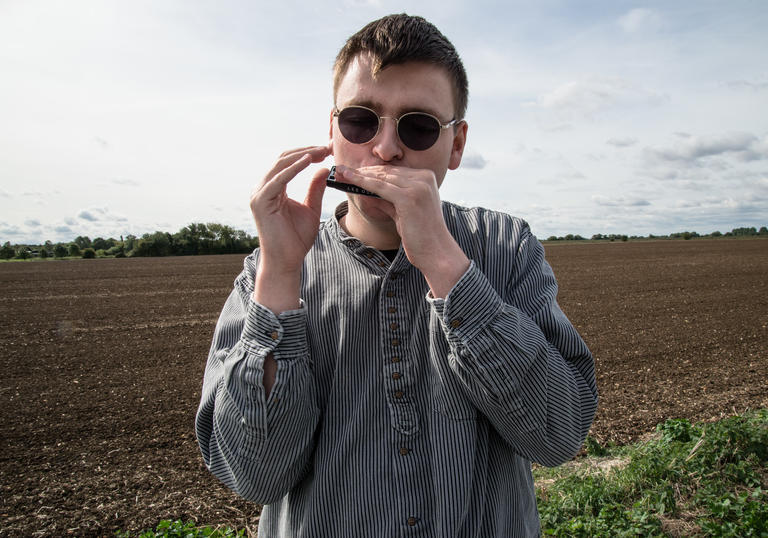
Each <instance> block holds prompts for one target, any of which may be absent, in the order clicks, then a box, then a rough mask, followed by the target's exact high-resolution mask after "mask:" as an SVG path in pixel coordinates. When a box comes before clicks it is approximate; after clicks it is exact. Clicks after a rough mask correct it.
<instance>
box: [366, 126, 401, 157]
mask: <svg viewBox="0 0 768 538" xmlns="http://www.w3.org/2000/svg"><path fill="white" fill-rule="evenodd" d="M373 153H374V155H376V156H377V157H378V158H379V159H381V160H382V161H384V162H390V161H394V160H397V159H402V157H403V146H402V142H400V138H399V137H398V136H397V121H396V120H395V119H394V118H387V117H383V116H382V118H381V125H379V132H378V133H376V137H375V138H374V140H373Z"/></svg>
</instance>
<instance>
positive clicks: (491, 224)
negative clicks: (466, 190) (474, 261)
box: [443, 201, 535, 244]
mask: <svg viewBox="0 0 768 538" xmlns="http://www.w3.org/2000/svg"><path fill="white" fill-rule="evenodd" d="M443 216H444V218H445V222H446V224H447V225H448V229H449V230H451V232H452V233H454V235H457V234H458V235H465V234H469V235H471V236H473V239H474V240H476V241H477V240H480V239H483V240H485V241H487V242H488V241H489V242H498V241H501V242H504V243H506V244H510V243H513V244H519V243H520V242H521V241H525V240H528V239H530V238H532V237H533V234H532V233H531V228H530V226H529V225H528V222H526V221H525V220H524V219H521V218H519V217H515V216H513V215H510V214H508V213H504V212H503V211H496V210H493V209H487V208H484V207H477V206H475V207H465V206H462V205H459V204H455V203H452V202H445V201H443ZM534 239H535V238H534Z"/></svg>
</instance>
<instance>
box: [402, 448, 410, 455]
mask: <svg viewBox="0 0 768 538" xmlns="http://www.w3.org/2000/svg"><path fill="white" fill-rule="evenodd" d="M410 453H411V451H410V450H408V449H407V448H405V447H402V448H401V449H400V455H401V456H407V455H408V454H410Z"/></svg>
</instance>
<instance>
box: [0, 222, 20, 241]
mask: <svg viewBox="0 0 768 538" xmlns="http://www.w3.org/2000/svg"><path fill="white" fill-rule="evenodd" d="M23 234H24V232H23V231H22V230H21V229H20V228H19V227H18V226H16V225H10V224H8V223H7V222H0V236H3V237H5V236H9V235H10V236H13V237H16V236H20V235H23Z"/></svg>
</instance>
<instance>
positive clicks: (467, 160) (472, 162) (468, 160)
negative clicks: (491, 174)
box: [461, 153, 488, 170]
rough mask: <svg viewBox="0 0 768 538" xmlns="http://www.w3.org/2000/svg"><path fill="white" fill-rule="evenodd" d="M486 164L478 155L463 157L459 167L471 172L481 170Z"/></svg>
mask: <svg viewBox="0 0 768 538" xmlns="http://www.w3.org/2000/svg"><path fill="white" fill-rule="evenodd" d="M487 164H488V161H486V160H485V158H484V157H483V156H482V155H480V154H479V153H473V154H471V155H464V157H462V159H461V167H462V168H469V169H471V170H482V169H483V168H485V166H486V165H487Z"/></svg>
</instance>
